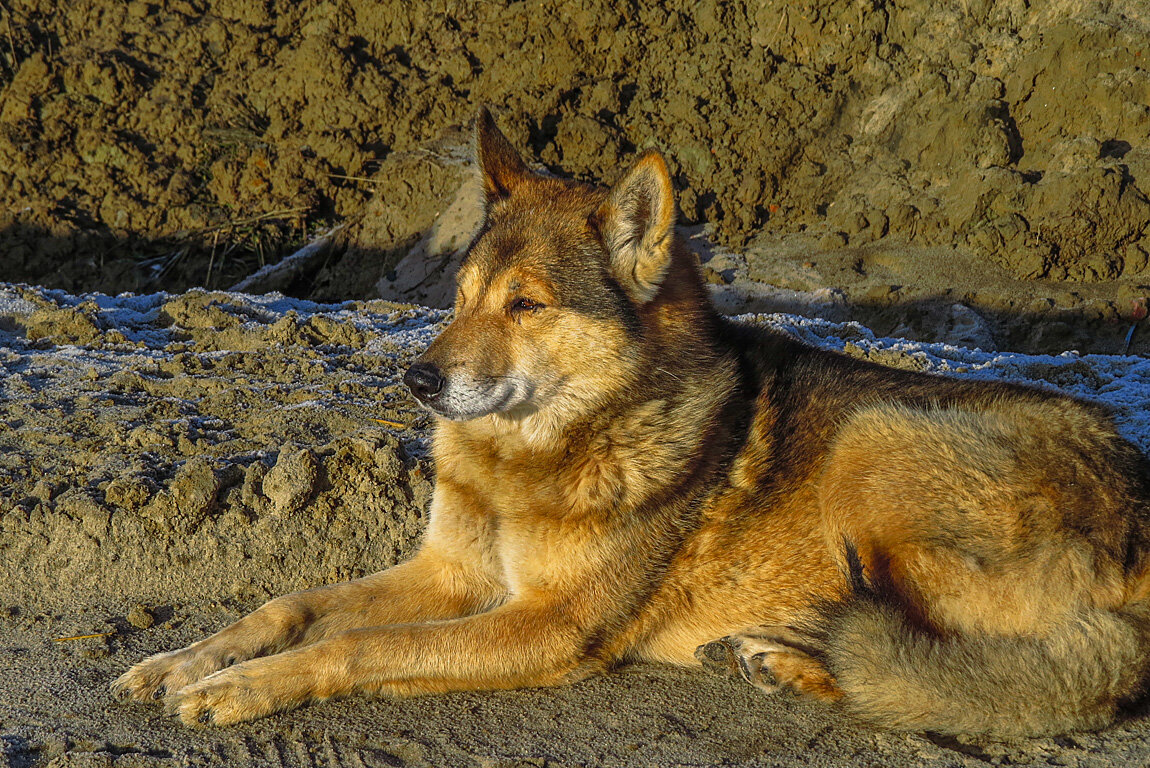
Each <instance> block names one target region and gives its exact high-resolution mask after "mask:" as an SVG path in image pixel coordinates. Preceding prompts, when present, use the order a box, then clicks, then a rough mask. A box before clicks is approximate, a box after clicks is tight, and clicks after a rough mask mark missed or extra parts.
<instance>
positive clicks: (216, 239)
mask: <svg viewBox="0 0 1150 768" xmlns="http://www.w3.org/2000/svg"><path fill="white" fill-rule="evenodd" d="M219 243H220V230H218V229H217V230H216V233H215V234H214V235H213V236H212V255H211V256H210V257H208V273H207V274H206V275H204V287H205V288H211V287H212V267H213V266H215V263H216V246H217V245H219Z"/></svg>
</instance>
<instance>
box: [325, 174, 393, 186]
mask: <svg viewBox="0 0 1150 768" xmlns="http://www.w3.org/2000/svg"><path fill="white" fill-rule="evenodd" d="M328 176H329V177H330V178H333V179H347V180H348V181H363V182H366V183H368V184H382V183H383V182H382V181H380V180H379V179H369V178H367V177H366V176H344V175H343V174H342V173H329V174H328Z"/></svg>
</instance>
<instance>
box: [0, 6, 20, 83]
mask: <svg viewBox="0 0 1150 768" xmlns="http://www.w3.org/2000/svg"><path fill="white" fill-rule="evenodd" d="M0 10H2V11H4V26H5V27H7V28H8V50H9V51H11V52H12V61H11V62H10V63H9V65H8V66H9V67H10V68H11V69H12V77H15V76H16V69H17V68H16V43H15V42H13V40H12V11H10V10H8V6H7V5H5V4H4V3H3V2H2V0H0Z"/></svg>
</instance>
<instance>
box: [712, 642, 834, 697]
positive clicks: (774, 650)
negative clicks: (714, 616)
mask: <svg viewBox="0 0 1150 768" xmlns="http://www.w3.org/2000/svg"><path fill="white" fill-rule="evenodd" d="M816 653H817V651H816V650H815V648H814V647H813V646H812V644H811V641H810V640H809V639H808V638H806V637H805V636H803V635H801V634H799V633H798V632H796V631H795V630H793V629H791V628H789V627H781V626H772V627H756V628H755V629H751V630H747V631H745V632H739V633H736V634H733V635H728V636H726V637H723V638H720V639H718V640H713V641H711V642H709V643H706V644H704V645H700V646H699V647H698V648H696V649H695V658H697V659H698V660H699V661H700V662H702V664H703V668H704V669H706V670H707V671H708V672H711V673H714V674H720V675H726V676H730V677H735V676H737V677H741V678H742V679H743V680H745V681H747V682H748V683H750V684H751V685H753V686H755V687H756V688H758V689H759V690H760V691H764V692H766V693H776V692H778V691H779V690H781V689H782V688H786V687H789V688H793V689H795V690H797V691H800V692H802V693H806V694H809V695H812V696H815V697H817V698H820V699H826V700H835V699H838V698H840V697H841V696H842V693H841V691H839V689H838V686H837V685H836V684H835V682H834V678H833V677H831V674H830V672H829V671H827V669H826V667H824V666H823V664H822V662H820V661H818V659H817V658H816V657H815V654H816Z"/></svg>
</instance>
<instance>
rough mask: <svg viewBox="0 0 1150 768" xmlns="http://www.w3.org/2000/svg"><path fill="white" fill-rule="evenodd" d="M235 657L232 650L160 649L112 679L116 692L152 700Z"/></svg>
mask: <svg viewBox="0 0 1150 768" xmlns="http://www.w3.org/2000/svg"><path fill="white" fill-rule="evenodd" d="M233 661H235V657H234V656H233V655H232V654H229V653H221V652H213V651H210V650H208V649H197V648H196V646H194V645H193V646H190V647H188V648H181V649H180V650H178V651H168V652H166V653H157V654H156V655H155V656H149V657H148V658H146V659H144V660H143V661H141V662H140V663H139V664H136V665H135V666H134V667H132V668H131V669H129V670H128V671H127V672H125V673H124V674H122V675H120V676H119V677H118V678H116V680H115V682H113V683H112V693H113V694H114V695H115V696H117V697H119V698H122V699H132V700H133V701H150V700H153V699H161V698H163V697H164V696H165V695H167V694H169V693H171V692H173V691H178V690H180V689H181V688H184V687H185V686H187V685H190V684H191V683H194V682H196V681H197V680H200V679H203V678H205V677H207V676H208V675H210V674H212V673H213V672H216V671H217V670H220V669H223V668H224V667H227V666H228V665H230V664H232V663H233Z"/></svg>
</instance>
